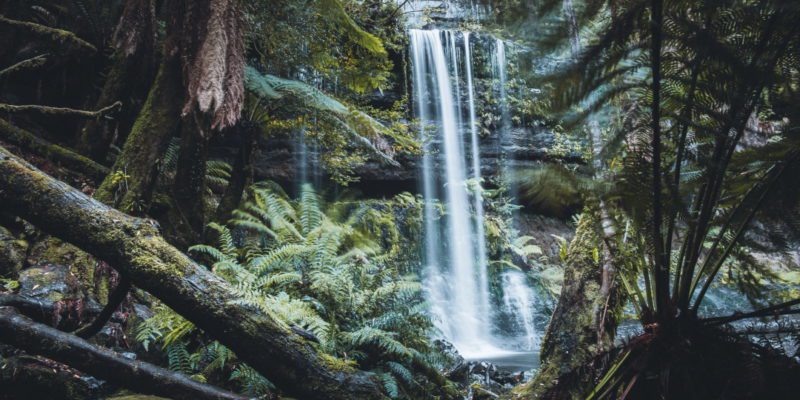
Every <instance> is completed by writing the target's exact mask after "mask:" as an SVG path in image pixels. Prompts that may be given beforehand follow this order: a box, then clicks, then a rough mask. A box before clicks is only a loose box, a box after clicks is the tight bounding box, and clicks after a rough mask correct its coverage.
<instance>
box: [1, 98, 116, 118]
mask: <svg viewBox="0 0 800 400" xmlns="http://www.w3.org/2000/svg"><path fill="white" fill-rule="evenodd" d="M121 108H122V102H120V101H117V102H115V103H114V104H112V105H110V106H107V107H103V108H101V109H99V110H97V111H89V110H76V109H74V108H67V107H50V106H42V105H38V104H23V105H16V104H3V103H0V111H4V112H9V113H26V112H35V113H39V114H45V115H53V116H67V115H68V116H78V117H83V118H101V117H105V116H108V115H110V114H113V113H115V112H117V111H119V110H120V109H121Z"/></svg>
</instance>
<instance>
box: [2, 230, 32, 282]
mask: <svg viewBox="0 0 800 400" xmlns="http://www.w3.org/2000/svg"><path fill="white" fill-rule="evenodd" d="M27 250H28V243H27V242H26V241H24V240H19V239H17V238H16V237H15V236H14V235H13V234H12V233H11V232H10V231H9V230H8V229H6V228H4V227H2V226H0V277H2V278H16V276H17V274H18V273H19V271H20V270H21V269H22V266H23V265H24V264H25V254H26V253H27Z"/></svg>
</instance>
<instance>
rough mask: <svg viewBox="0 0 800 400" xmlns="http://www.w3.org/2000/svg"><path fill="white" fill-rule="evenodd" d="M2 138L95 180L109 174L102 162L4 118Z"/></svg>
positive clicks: (0, 133) (0, 135)
mask: <svg viewBox="0 0 800 400" xmlns="http://www.w3.org/2000/svg"><path fill="white" fill-rule="evenodd" d="M0 139H3V140H5V141H7V142H8V143H11V144H13V145H16V146H19V147H21V148H22V149H24V150H27V151H30V152H32V153H34V154H36V155H38V156H41V157H44V158H47V159H48V160H49V161H52V162H54V163H56V164H60V165H63V166H64V167H66V168H67V169H71V170H73V171H76V172H80V173H83V174H86V176H88V177H89V178H92V179H93V180H94V181H95V182H101V181H102V180H103V178H105V176H106V175H107V174H108V168H106V167H105V166H103V165H102V164H99V163H97V162H95V161H94V160H92V159H90V158H88V157H84V156H82V155H80V154H78V153H76V152H74V151H72V150H69V149H67V148H65V147H61V146H59V145H57V144H54V143H50V142H48V141H47V140H44V139H42V138H40V137H38V136H36V135H34V134H33V133H30V132H28V131H26V130H24V129H22V128H18V127H16V126H14V125H11V124H10V123H8V121H6V120H4V119H0Z"/></svg>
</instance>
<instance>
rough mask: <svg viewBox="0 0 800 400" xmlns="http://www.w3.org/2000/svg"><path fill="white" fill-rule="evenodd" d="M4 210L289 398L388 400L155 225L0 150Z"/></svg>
mask: <svg viewBox="0 0 800 400" xmlns="http://www.w3.org/2000/svg"><path fill="white" fill-rule="evenodd" d="M0 204H3V209H4V211H7V212H10V213H13V214H16V215H18V216H19V217H21V218H24V219H26V220H28V221H29V222H31V223H33V224H35V225H37V226H38V227H39V228H41V229H42V230H44V231H46V232H48V233H50V234H52V235H54V236H58V237H60V238H62V239H64V240H66V241H69V242H71V243H73V244H74V245H76V246H78V247H80V248H82V249H84V250H85V251H87V252H89V253H91V254H93V255H95V256H97V257H98V258H100V259H103V260H104V261H107V262H108V263H109V264H110V265H112V266H114V268H116V269H117V270H118V271H119V272H120V273H121V274H122V275H123V276H125V277H127V278H128V279H130V280H131V282H132V283H133V284H134V285H136V286H137V287H139V288H141V289H144V290H146V291H148V292H150V293H151V294H152V295H154V296H155V297H157V298H159V299H160V300H161V301H163V302H164V303H165V304H166V305H168V306H169V307H171V308H172V309H174V310H175V311H177V312H178V313H180V314H181V315H182V316H184V317H185V318H186V319H188V320H190V321H192V322H193V323H194V324H195V325H197V326H198V327H199V328H201V329H203V330H204V331H205V332H206V333H208V334H209V335H210V336H212V337H214V338H215V339H217V340H219V341H220V343H222V344H224V345H225V346H227V347H229V348H230V349H232V350H233V351H234V352H235V353H236V354H237V356H238V357H239V358H240V359H242V360H243V361H245V362H247V363H248V364H249V365H250V366H251V367H253V368H254V369H256V370H257V371H258V372H260V373H261V374H263V375H264V376H265V377H266V378H268V379H269V380H270V381H272V382H273V383H274V384H276V385H277V386H278V387H279V388H281V389H282V390H284V391H286V392H287V393H289V394H291V395H294V396H296V397H298V398H302V399H376V398H384V397H385V396H384V394H383V392H382V390H381V389H380V385H379V384H378V382H377V380H376V378H375V377H374V376H371V375H368V374H366V373H363V372H355V373H354V372H349V371H341V370H337V369H336V368H333V367H331V366H330V365H329V362H326V360H325V359H324V358H323V357H322V356H321V355H320V354H319V353H317V351H316V350H315V349H314V347H313V346H312V345H311V344H309V343H308V342H306V341H305V339H303V338H302V337H300V336H299V335H297V334H296V333H294V332H292V331H291V330H290V329H289V328H288V327H287V326H285V324H282V323H281V322H279V321H277V320H275V319H274V318H272V316H270V315H267V314H265V313H263V312H260V311H258V310H255V309H250V308H245V307H243V306H241V305H239V304H238V300H239V296H237V294H236V291H235V289H234V288H233V287H232V286H230V285H229V284H228V283H227V282H225V281H224V280H223V279H222V278H220V277H218V276H216V275H214V274H213V273H211V272H210V271H208V270H207V269H205V268H204V267H202V266H200V265H198V264H196V263H195V262H193V261H192V260H191V259H189V258H188V257H187V256H186V255H184V254H183V253H181V252H180V251H178V250H177V249H175V248H174V247H172V246H171V245H169V244H168V243H167V242H166V241H164V240H163V238H162V237H161V235H160V234H159V232H158V227H157V226H156V224H155V223H154V222H152V221H150V220H145V219H140V218H134V217H131V216H129V215H126V214H123V213H121V212H119V211H117V210H116V209H113V208H110V207H108V206H106V205H104V204H102V203H100V202H98V201H96V200H94V199H92V198H89V197H87V196H86V195H84V194H83V193H81V192H79V191H77V190H75V189H73V188H72V187H70V186H69V185H67V184H65V183H63V182H60V181H57V180H55V179H53V178H51V177H50V176H48V175H47V174H45V173H43V172H41V171H39V170H38V169H36V168H35V167H33V166H32V165H30V164H28V163H27V162H25V161H23V160H21V159H19V158H18V157H16V156H14V155H13V154H11V153H9V152H8V151H7V150H6V149H4V148H2V147H0Z"/></svg>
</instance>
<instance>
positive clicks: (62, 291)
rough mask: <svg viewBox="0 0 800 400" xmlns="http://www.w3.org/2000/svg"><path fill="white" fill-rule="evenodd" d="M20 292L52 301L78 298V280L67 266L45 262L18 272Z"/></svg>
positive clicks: (79, 295)
mask: <svg viewBox="0 0 800 400" xmlns="http://www.w3.org/2000/svg"><path fill="white" fill-rule="evenodd" d="M19 286H20V293H22V294H24V295H26V296H31V297H35V298H39V299H46V300H50V301H53V302H56V301H61V300H64V299H79V298H81V297H83V296H82V294H81V293H80V289H79V285H78V280H77V278H75V276H74V275H72V274H71V273H70V271H69V267H66V266H64V265H60V264H47V265H42V266H38V267H34V268H28V269H25V270H23V271H22V272H20V274H19Z"/></svg>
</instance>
